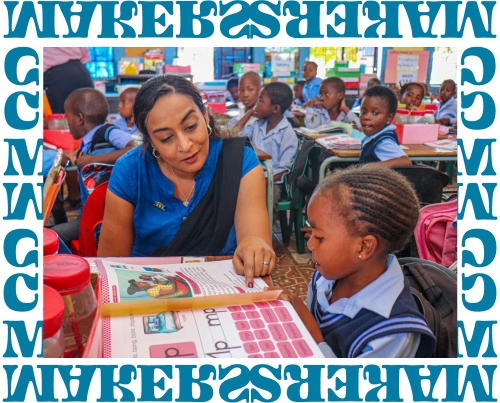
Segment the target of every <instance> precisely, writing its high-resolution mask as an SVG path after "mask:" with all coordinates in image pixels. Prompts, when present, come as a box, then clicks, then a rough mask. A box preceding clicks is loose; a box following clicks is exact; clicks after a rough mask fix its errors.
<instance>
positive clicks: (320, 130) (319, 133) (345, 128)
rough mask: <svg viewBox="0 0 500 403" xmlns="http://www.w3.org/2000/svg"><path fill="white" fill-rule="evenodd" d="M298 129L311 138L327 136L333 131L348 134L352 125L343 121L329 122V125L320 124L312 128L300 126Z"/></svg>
mask: <svg viewBox="0 0 500 403" xmlns="http://www.w3.org/2000/svg"><path fill="white" fill-rule="evenodd" d="M300 130H302V131H304V132H305V133H306V134H307V135H308V136H310V137H312V138H317V137H324V136H329V135H330V134H333V133H346V134H349V133H350V132H351V130H352V125H351V124H350V123H344V122H333V121H332V122H330V124H329V125H321V126H318V127H315V128H314V129H308V128H307V127H301V128H300Z"/></svg>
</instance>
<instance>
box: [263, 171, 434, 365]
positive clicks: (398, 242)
mask: <svg viewBox="0 0 500 403" xmlns="http://www.w3.org/2000/svg"><path fill="white" fill-rule="evenodd" d="M419 206H420V204H419V201H418V198H417V195H416V193H415V191H414V189H413V188H412V186H411V184H410V183H409V182H408V181H407V180H406V179H405V178H404V177H403V176H402V175H400V174H398V173H396V172H395V171H393V170H391V169H388V168H385V167H377V166H370V167H365V168H362V169H359V168H356V167H355V168H354V169H352V168H351V169H348V170H345V171H334V172H333V173H332V174H331V175H329V176H327V177H326V178H325V179H324V180H323V181H322V182H321V183H320V184H319V185H318V187H317V188H316V190H315V191H314V194H313V196H312V197H311V201H310V203H309V207H308V217H309V221H310V223H311V228H312V236H311V238H310V240H309V241H308V247H309V249H310V250H311V252H312V260H313V263H314V268H315V272H314V274H313V277H312V280H311V282H310V283H309V288H308V292H307V306H306V305H304V303H303V302H302V300H301V299H299V298H298V297H297V296H296V295H294V294H293V293H291V292H290V291H288V290H283V291H282V293H281V295H280V298H281V299H283V300H287V301H290V302H291V303H292V305H293V307H294V308H295V310H296V311H297V313H298V315H299V316H300V318H301V319H302V321H303V322H304V324H305V325H306V327H307V328H308V330H309V332H310V333H311V335H312V336H313V339H314V340H315V341H316V342H317V343H318V346H319V347H320V349H321V350H322V352H323V354H324V355H325V357H329V358H336V357H338V358H412V357H419V358H425V357H429V356H430V355H431V354H432V352H433V351H434V346H435V343H436V340H435V337H434V335H433V333H432V332H431V330H430V329H429V328H428V326H427V323H426V321H425V318H424V317H423V316H422V315H421V314H420V312H419V310H418V307H417V305H416V303H415V301H414V299H413V296H412V295H411V292H410V284H409V283H408V281H407V280H406V279H405V277H404V275H403V272H402V271H401V267H400V265H399V263H398V260H397V259H396V257H395V256H394V253H395V252H396V251H398V250H401V249H402V248H403V247H404V246H405V244H406V242H407V241H408V239H409V238H410V236H411V234H412V233H413V230H414V228H415V225H416V223H417V219H418V214H419ZM270 289H279V287H270Z"/></svg>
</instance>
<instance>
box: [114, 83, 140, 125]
mask: <svg viewBox="0 0 500 403" xmlns="http://www.w3.org/2000/svg"><path fill="white" fill-rule="evenodd" d="M138 91H139V88H126V89H125V90H123V92H122V93H121V94H120V103H119V104H118V112H120V115H121V119H117V120H115V121H114V122H113V124H114V125H116V126H118V128H119V129H121V130H123V131H124V132H129V133H130V134H136V133H137V132H138V131H139V129H137V126H136V125H135V123H134V113H133V110H134V101H135V96H136V95H137V92H138Z"/></svg>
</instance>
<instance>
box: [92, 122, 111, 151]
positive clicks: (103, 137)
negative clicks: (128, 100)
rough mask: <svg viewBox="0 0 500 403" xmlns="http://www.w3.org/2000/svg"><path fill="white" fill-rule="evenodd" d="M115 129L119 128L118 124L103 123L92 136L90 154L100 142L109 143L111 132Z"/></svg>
mask: <svg viewBox="0 0 500 403" xmlns="http://www.w3.org/2000/svg"><path fill="white" fill-rule="evenodd" d="M113 129H119V127H118V126H116V125H114V124H111V123H108V124H105V125H102V126H101V127H100V128H99V129H97V130H96V132H95V133H94V136H93V137H92V141H91V142H90V148H89V152H88V153H89V154H90V153H91V152H92V151H94V149H95V147H96V146H97V144H100V143H109V133H110V132H111V130H113Z"/></svg>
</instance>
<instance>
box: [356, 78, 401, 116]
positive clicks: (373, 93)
mask: <svg viewBox="0 0 500 403" xmlns="http://www.w3.org/2000/svg"><path fill="white" fill-rule="evenodd" d="M367 97H378V98H382V99H383V100H385V102H386V103H387V108H388V109H389V113H393V114H394V113H396V111H397V109H398V98H397V97H396V94H394V92H393V91H392V90H391V89H390V88H387V87H383V86H381V85H374V86H373V87H370V88H368V89H367V90H366V91H365V95H364V96H363V98H367Z"/></svg>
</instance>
